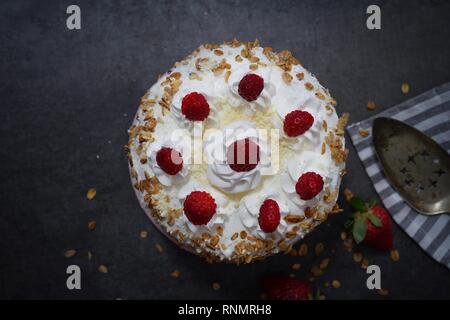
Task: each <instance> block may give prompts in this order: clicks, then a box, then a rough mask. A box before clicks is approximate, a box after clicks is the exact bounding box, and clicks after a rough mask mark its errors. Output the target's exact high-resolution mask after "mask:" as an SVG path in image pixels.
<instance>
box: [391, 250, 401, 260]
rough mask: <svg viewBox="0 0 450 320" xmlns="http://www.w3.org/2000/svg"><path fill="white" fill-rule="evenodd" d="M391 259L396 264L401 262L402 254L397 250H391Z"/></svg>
mask: <svg viewBox="0 0 450 320" xmlns="http://www.w3.org/2000/svg"><path fill="white" fill-rule="evenodd" d="M391 259H392V261H395V262H397V261H398V260H400V253H399V252H398V250H397V249H393V250H391Z"/></svg>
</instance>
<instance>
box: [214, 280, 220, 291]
mask: <svg viewBox="0 0 450 320" xmlns="http://www.w3.org/2000/svg"><path fill="white" fill-rule="evenodd" d="M212 288H213V289H214V290H215V291H217V290H220V288H221V286H220V283H218V282H213V284H212Z"/></svg>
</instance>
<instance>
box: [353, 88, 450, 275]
mask: <svg viewBox="0 0 450 320" xmlns="http://www.w3.org/2000/svg"><path fill="white" fill-rule="evenodd" d="M380 116H384V117H389V118H394V119H397V120H400V121H403V122H405V123H407V124H409V125H411V126H414V127H415V128H416V129H418V130H420V131H422V132H424V133H425V134H426V135H428V136H429V137H431V138H433V139H434V140H435V141H436V142H437V143H439V144H440V145H441V146H442V147H443V148H444V149H445V150H447V151H449V150H450V82H449V83H446V84H444V85H442V86H439V87H436V88H434V89H432V90H430V91H427V92H425V93H423V94H421V95H419V96H417V97H415V98H412V99H410V100H408V101H406V102H403V103H401V104H399V105H397V106H395V107H392V108H390V109H388V110H386V111H383V112H381V113H379V114H378V115H376V116H374V117H371V118H369V119H366V120H364V121H361V122H358V123H354V124H352V125H350V126H349V127H348V128H347V131H348V133H349V135H350V138H351V140H352V142H353V145H354V146H355V148H356V150H357V152H358V156H359V158H360V159H361V162H362V163H363V165H364V167H365V169H366V171H367V174H368V175H369V177H370V179H371V180H372V182H373V184H374V186H375V189H376V191H377V192H378V195H379V196H380V198H381V200H382V201H383V204H384V206H385V207H386V208H387V209H388V210H389V212H390V213H391V215H392V217H393V219H394V220H395V222H397V224H398V225H399V226H400V227H401V228H402V229H403V230H404V231H405V232H406V233H407V234H408V235H409V236H410V237H411V238H413V239H414V241H416V242H417V243H418V244H419V246H420V247H421V248H422V249H423V250H425V251H426V252H427V253H428V254H429V255H430V256H431V257H433V258H434V259H435V260H436V261H438V262H440V263H442V264H444V265H446V266H447V268H449V269H450V215H449V214H441V215H438V216H425V215H422V214H419V213H418V212H417V211H416V210H414V209H412V208H411V207H410V206H409V205H408V204H406V202H404V201H403V199H402V198H401V196H400V195H399V194H398V193H397V192H396V191H395V190H394V189H393V188H392V187H391V185H390V184H389V183H388V182H387V180H386V178H385V176H384V174H383V172H382V171H381V170H382V169H381V167H380V165H379V163H378V160H377V158H376V155H375V153H374V148H373V145H372V136H371V133H372V121H373V120H374V119H375V118H377V117H380ZM360 128H364V129H368V130H369V133H370V134H369V136H368V137H365V138H364V137H361V136H360V134H359V129H360ZM449 192H450V190H449Z"/></svg>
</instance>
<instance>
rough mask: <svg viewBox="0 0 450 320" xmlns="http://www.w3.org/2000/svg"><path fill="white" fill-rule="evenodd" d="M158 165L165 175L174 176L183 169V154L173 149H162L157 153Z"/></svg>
mask: <svg viewBox="0 0 450 320" xmlns="http://www.w3.org/2000/svg"><path fill="white" fill-rule="evenodd" d="M156 163H157V164H158V166H159V167H160V168H161V169H162V170H163V171H164V172H165V173H167V174H169V175H172V176H173V175H176V174H177V173H178V172H180V171H181V169H183V158H182V156H181V153H179V152H178V151H177V150H174V149H172V148H167V147H162V148H161V149H160V150H159V151H158V152H157V153H156Z"/></svg>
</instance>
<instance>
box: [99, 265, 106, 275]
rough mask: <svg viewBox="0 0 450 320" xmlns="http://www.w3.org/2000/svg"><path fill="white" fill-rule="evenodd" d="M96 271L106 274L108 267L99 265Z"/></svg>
mask: <svg viewBox="0 0 450 320" xmlns="http://www.w3.org/2000/svg"><path fill="white" fill-rule="evenodd" d="M98 271H99V272H100V273H108V267H107V266H105V265H104V264H101V265H99V266H98Z"/></svg>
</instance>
